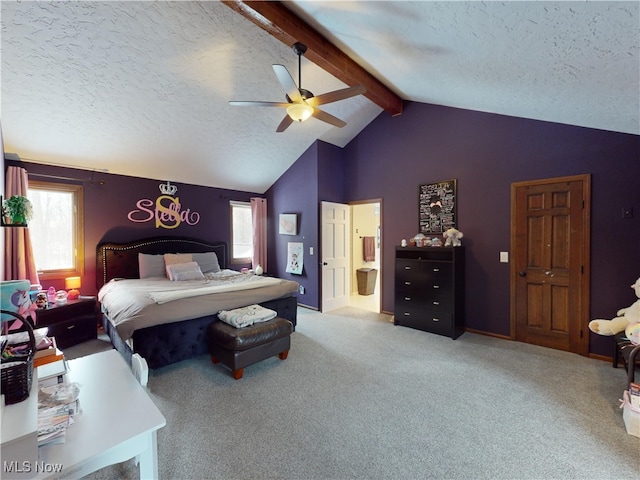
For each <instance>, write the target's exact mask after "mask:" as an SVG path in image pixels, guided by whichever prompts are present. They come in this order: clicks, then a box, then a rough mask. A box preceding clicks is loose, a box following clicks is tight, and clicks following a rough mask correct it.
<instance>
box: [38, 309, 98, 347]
mask: <svg viewBox="0 0 640 480" xmlns="http://www.w3.org/2000/svg"><path fill="white" fill-rule="evenodd" d="M49 336H52V337H55V338H56V344H57V345H58V348H60V349H62V350H64V349H65V348H67V347H71V346H73V345H77V344H78V343H82V342H86V341H87V340H91V339H94V338H96V337H97V336H98V323H97V317H96V315H95V314H88V315H81V316H79V317H71V318H69V319H67V320H63V321H60V322H57V323H55V324H52V325H49Z"/></svg>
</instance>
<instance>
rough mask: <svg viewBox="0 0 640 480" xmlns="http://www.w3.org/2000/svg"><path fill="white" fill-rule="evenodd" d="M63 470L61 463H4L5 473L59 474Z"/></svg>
mask: <svg viewBox="0 0 640 480" xmlns="http://www.w3.org/2000/svg"><path fill="white" fill-rule="evenodd" d="M62 468H63V467H62V464H61V463H45V462H30V461H28V460H26V461H24V462H18V461H16V460H13V461H11V462H7V461H4V462H2V471H3V473H31V472H35V473H59V472H61V471H62Z"/></svg>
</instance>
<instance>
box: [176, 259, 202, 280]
mask: <svg viewBox="0 0 640 480" xmlns="http://www.w3.org/2000/svg"><path fill="white" fill-rule="evenodd" d="M167 276H168V277H169V280H171V281H173V282H176V281H182V280H202V279H204V275H203V274H202V270H200V267H199V266H198V264H197V263H196V262H189V263H176V264H174V265H167Z"/></svg>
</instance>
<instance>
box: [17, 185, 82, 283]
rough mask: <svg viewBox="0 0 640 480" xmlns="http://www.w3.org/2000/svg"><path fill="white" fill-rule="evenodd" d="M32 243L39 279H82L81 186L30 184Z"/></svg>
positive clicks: (30, 230)
mask: <svg viewBox="0 0 640 480" xmlns="http://www.w3.org/2000/svg"><path fill="white" fill-rule="evenodd" d="M27 196H28V198H29V200H30V201H31V203H32V204H33V218H32V219H31V220H30V221H29V232H30V233H31V244H32V247H33V254H34V256H35V259H36V268H37V269H38V276H39V277H40V280H47V279H58V278H64V277H71V276H82V274H83V273H84V235H83V223H82V219H83V216H82V205H83V202H82V186H81V185H71V184H64V183H50V182H38V181H32V180H30V181H29V191H28V193H27Z"/></svg>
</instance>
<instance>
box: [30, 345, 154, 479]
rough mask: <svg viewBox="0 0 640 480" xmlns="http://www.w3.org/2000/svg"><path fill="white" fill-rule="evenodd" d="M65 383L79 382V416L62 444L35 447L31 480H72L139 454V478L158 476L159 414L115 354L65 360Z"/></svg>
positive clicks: (111, 351) (114, 352)
mask: <svg viewBox="0 0 640 480" xmlns="http://www.w3.org/2000/svg"><path fill="white" fill-rule="evenodd" d="M69 369H70V371H69V373H68V376H69V381H71V382H77V383H78V384H80V407H81V408H82V413H81V414H79V415H77V416H76V417H75V423H74V424H73V425H71V426H70V427H69V428H67V433H66V441H65V443H60V444H53V445H45V446H43V447H40V448H39V449H38V450H39V458H38V466H39V467H40V470H42V469H43V468H44V469H49V470H51V469H53V468H54V467H55V466H56V465H59V466H61V467H62V471H60V472H56V473H52V472H50V471H49V472H43V471H39V472H37V473H36V474H35V475H34V476H33V478H71V479H77V478H80V477H83V476H85V475H88V474H89V473H91V472H94V471H96V470H99V469H100V468H103V467H106V466H107V465H112V464H115V463H120V462H124V461H126V460H129V459H130V458H133V457H136V456H138V458H139V461H140V478H141V479H156V478H158V450H157V439H156V433H157V431H158V430H159V429H160V428H162V427H164V426H165V425H166V420H165V418H164V416H163V415H162V413H160V411H159V410H158V408H157V407H156V406H155V404H154V403H153V401H152V400H151V398H149V395H148V394H147V392H146V391H145V389H144V388H143V387H142V386H141V385H140V384H139V383H138V381H137V380H136V378H135V377H134V376H133V374H132V373H131V369H130V368H129V366H128V365H127V364H126V362H125V361H124V359H123V358H122V357H121V356H120V354H119V353H118V352H117V351H116V350H109V351H107V352H102V353H97V354H94V355H89V356H87V357H82V358H78V359H76V360H70V361H69Z"/></svg>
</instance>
